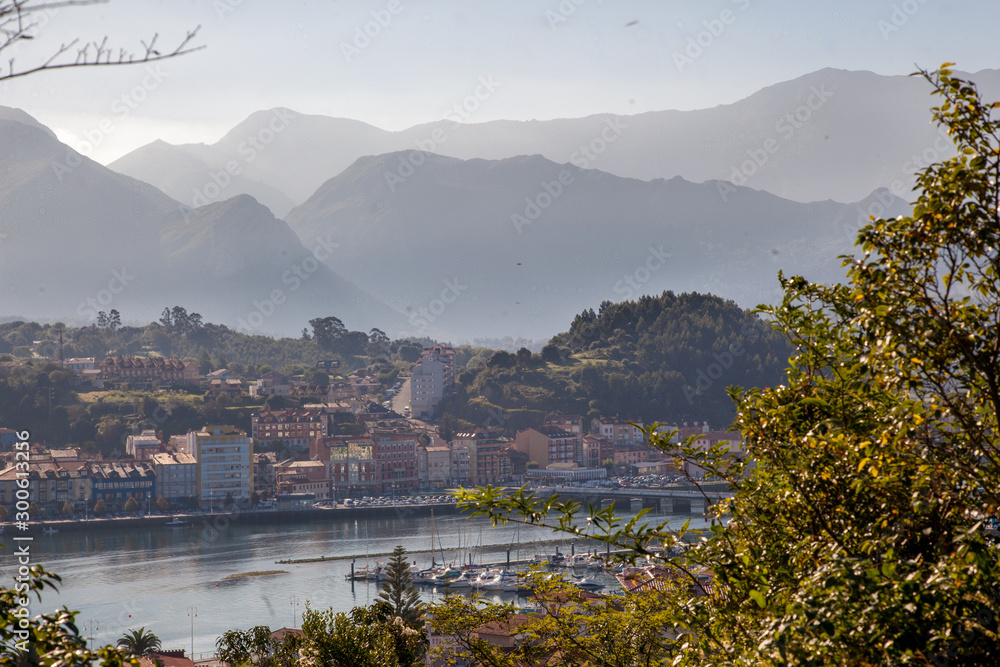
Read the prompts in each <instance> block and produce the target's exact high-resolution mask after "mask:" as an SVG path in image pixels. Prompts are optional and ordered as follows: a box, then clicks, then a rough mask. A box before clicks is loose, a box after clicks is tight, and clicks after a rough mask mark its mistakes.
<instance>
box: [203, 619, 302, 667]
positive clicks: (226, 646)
mask: <svg viewBox="0 0 1000 667" xmlns="http://www.w3.org/2000/svg"><path fill="white" fill-rule="evenodd" d="M301 645H302V638H301V637H300V636H299V635H298V634H296V633H294V632H290V633H288V634H286V635H285V636H284V637H283V638H282V639H280V640H279V639H275V638H274V637H272V636H271V628H269V627H267V626H266V625H258V626H256V627H253V628H250V629H249V630H246V631H245V632H241V631H239V630H229V631H228V632H225V633H223V634H222V636H221V637H219V639H218V640H216V642H215V648H216V653H217V654H218V656H219V659H220V660H221V661H222V662H223V663H225V664H227V665H230V666H231V667H244V666H250V665H253V666H254V667H293V666H294V665H298V664H299V655H298V651H299V649H300V648H301Z"/></svg>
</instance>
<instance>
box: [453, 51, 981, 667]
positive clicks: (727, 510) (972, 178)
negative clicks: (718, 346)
mask: <svg viewBox="0 0 1000 667" xmlns="http://www.w3.org/2000/svg"><path fill="white" fill-rule="evenodd" d="M922 74H923V75H924V76H925V77H926V78H927V79H928V80H929V81H930V82H931V83H932V84H933V85H934V88H935V90H936V92H937V94H938V95H940V96H941V97H942V103H941V105H940V106H939V107H937V108H936V109H934V118H935V120H937V121H938V122H939V123H942V124H944V125H945V126H946V127H947V129H948V131H949V134H950V136H951V137H952V138H953V140H954V141H955V144H956V147H957V148H958V154H957V156H956V157H955V158H952V159H950V160H947V161H946V162H943V163H941V164H935V165H932V166H930V167H928V168H927V169H926V170H924V172H923V173H922V174H920V175H919V178H918V183H919V186H920V188H921V192H920V195H919V198H918V199H917V201H916V202H915V205H914V208H913V213H912V215H911V216H909V217H901V218H898V219H895V220H874V221H873V222H872V223H871V224H870V225H868V226H867V227H865V228H864V229H863V230H861V232H860V234H859V245H860V249H861V251H862V253H863V254H862V256H861V257H860V258H853V257H852V258H845V266H847V267H848V279H849V283H848V284H846V285H834V286H825V285H817V284H812V283H809V282H807V281H806V280H804V279H802V278H798V277H795V278H790V279H785V278H784V277H782V278H781V281H782V286H783V288H784V290H785V297H784V300H783V302H782V303H781V305H779V306H774V307H768V308H764V309H763V310H764V311H765V312H766V313H767V314H768V316H769V317H770V318H771V319H772V321H773V322H774V324H775V326H776V328H777V329H778V330H779V331H781V332H783V333H784V334H785V335H786V336H788V338H789V339H790V340H791V341H792V343H793V344H794V345H795V346H796V349H797V352H796V354H795V356H794V357H793V358H792V359H791V360H790V364H791V368H790V369H789V371H788V381H787V383H786V384H784V385H782V386H777V387H774V388H771V389H751V390H749V391H742V390H739V389H737V388H731V389H730V390H729V393H730V395H731V396H732V398H733V399H734V400H735V401H736V402H737V405H738V416H737V420H736V422H735V425H734V428H736V429H738V430H740V431H741V432H742V434H743V437H744V440H745V448H746V452H745V453H743V452H733V451H729V448H728V445H727V446H723V445H716V446H714V447H711V448H709V449H707V450H702V449H700V448H697V447H695V446H694V444H693V439H689V440H688V441H686V442H684V443H681V444H680V445H671V444H670V442H669V435H656V434H654V433H653V432H652V431H651V430H650V431H648V432H647V436H648V437H649V438H650V440H651V442H652V443H653V444H654V445H656V446H657V447H659V448H661V449H663V450H664V451H665V452H667V453H669V455H670V456H672V457H675V458H679V459H684V460H686V461H688V462H690V463H692V464H696V465H698V466H700V467H701V468H704V469H705V470H706V471H707V473H708V474H709V475H711V476H713V477H717V478H719V479H723V480H726V481H727V482H728V483H729V485H730V486H731V488H732V489H733V491H734V495H733V497H732V498H730V499H727V500H723V501H721V502H719V503H717V504H716V505H714V506H713V508H712V511H711V525H710V527H709V529H708V530H707V531H705V533H704V535H703V536H702V538H703V539H702V540H701V541H698V542H696V544H695V546H693V547H692V548H691V549H690V550H688V551H686V552H685V554H684V555H683V557H667V558H660V562H662V564H663V565H664V567H666V568H668V569H669V570H670V571H672V572H673V573H674V574H675V576H676V577H677V578H679V579H681V580H683V578H684V577H687V578H688V579H689V580H690V581H691V584H692V585H694V586H697V585H700V584H698V581H699V579H698V576H697V575H698V572H700V571H706V572H710V573H711V574H712V580H711V585H710V586H708V587H705V592H706V593H708V594H707V595H704V596H675V597H670V598H668V599H666V600H664V601H663V608H662V611H663V616H662V618H663V620H664V624H663V628H664V632H667V633H670V634H671V635H673V636H677V637H678V639H679V643H678V646H677V653H676V655H675V656H674V660H673V664H674V665H714V664H718V665H759V664H775V665H777V664H780V665H834V664H836V665H874V664H879V665H904V664H915V665H931V664H933V665H943V664H952V665H991V664H998V663H1000V635H998V618H1000V549H998V545H997V539H996V535H997V533H996V530H995V529H996V527H997V523H998V517H1000V498H998V494H1000V457H998V456H997V452H998V451H1000V442H998V435H997V434H998V433H1000V423H998V414H1000V390H998V387H1000V364H998V363H997V362H998V360H1000V255H998V248H1000V215H998V211H1000V192H998V186H997V177H996V175H997V174H998V173H1000V121H998V120H996V119H995V118H994V114H995V109H997V108H998V107H1000V105H998V104H986V103H983V102H982V101H981V100H980V98H979V96H978V93H977V91H976V89H975V86H973V85H972V84H970V83H968V82H966V81H962V80H960V79H957V78H955V77H954V76H953V75H952V73H951V71H950V70H948V69H947V65H946V66H944V67H943V68H942V69H941V70H939V71H938V72H936V73H926V72H923V73H922ZM571 342H572V341H571ZM460 495H461V498H462V504H463V506H465V507H467V508H472V509H474V510H476V511H478V512H480V513H485V514H487V515H489V516H491V517H492V519H493V520H494V521H495V522H505V521H509V520H514V521H523V522H526V523H531V524H542V525H550V526H553V527H554V528H556V529H557V530H560V531H563V532H567V533H570V534H594V535H595V536H596V537H597V538H598V539H602V540H604V541H607V542H609V543H611V544H614V545H616V546H621V547H625V548H627V549H629V556H630V557H631V558H636V557H641V556H652V557H654V558H659V557H657V556H655V555H654V554H653V552H654V551H655V547H656V546H657V545H659V544H666V545H668V546H669V545H671V544H673V543H675V542H676V540H677V539H678V534H676V533H673V532H671V531H669V530H668V528H669V526H668V525H666V524H662V523H661V524H657V525H650V524H648V523H645V522H644V520H643V519H641V518H640V519H637V520H631V521H627V522H626V521H623V520H622V519H619V518H617V517H615V516H614V514H613V512H609V511H607V510H596V509H593V508H592V509H591V510H590V512H589V515H590V519H591V520H590V521H589V522H586V524H585V527H583V528H580V527H577V525H576V523H574V519H575V518H576V517H578V516H579V515H580V514H581V513H582V511H581V509H582V508H580V506H579V505H577V504H575V503H562V502H560V501H559V500H558V499H557V498H556V499H547V500H544V501H543V500H541V499H538V498H535V497H534V496H532V495H531V494H528V493H526V492H524V491H523V490H522V491H520V492H517V493H514V494H511V495H507V494H504V493H500V492H498V491H497V490H496V489H491V488H485V489H479V490H475V491H466V492H462V493H461V494H460ZM681 532H683V529H682V530H681Z"/></svg>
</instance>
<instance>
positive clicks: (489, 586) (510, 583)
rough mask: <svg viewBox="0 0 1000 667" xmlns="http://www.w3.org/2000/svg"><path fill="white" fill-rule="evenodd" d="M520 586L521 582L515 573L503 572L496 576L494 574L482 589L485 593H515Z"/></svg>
mask: <svg viewBox="0 0 1000 667" xmlns="http://www.w3.org/2000/svg"><path fill="white" fill-rule="evenodd" d="M520 585H521V580H520V578H519V577H518V576H517V573H516V572H509V571H507V570H504V571H503V572H500V573H498V574H495V575H494V576H493V577H492V578H491V579H490V581H488V582H487V583H486V584H484V585H483V589H484V590H487V591H507V592H512V591H516V590H517V589H518V587H519V586H520Z"/></svg>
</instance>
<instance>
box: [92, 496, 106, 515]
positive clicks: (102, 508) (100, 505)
mask: <svg viewBox="0 0 1000 667" xmlns="http://www.w3.org/2000/svg"><path fill="white" fill-rule="evenodd" d="M107 511H108V507H107V504H105V502H104V499H103V498H98V499H97V502H96V503H94V514H96V515H97V516H104V514H105V513H106V512H107Z"/></svg>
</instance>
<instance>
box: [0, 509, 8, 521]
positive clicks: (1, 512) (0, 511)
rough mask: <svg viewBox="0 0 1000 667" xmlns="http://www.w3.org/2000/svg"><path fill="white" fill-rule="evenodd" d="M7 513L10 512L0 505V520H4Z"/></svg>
mask: <svg viewBox="0 0 1000 667" xmlns="http://www.w3.org/2000/svg"><path fill="white" fill-rule="evenodd" d="M9 515H10V512H8V511H7V508H6V507H5V506H4V505H0V521H6V520H7V517H8V516H9Z"/></svg>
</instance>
